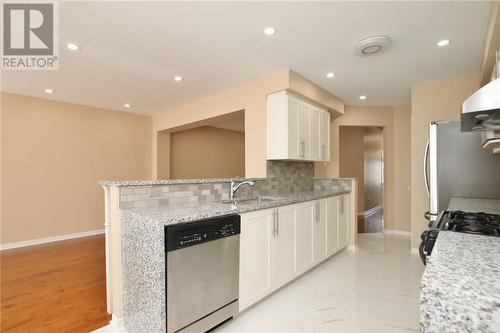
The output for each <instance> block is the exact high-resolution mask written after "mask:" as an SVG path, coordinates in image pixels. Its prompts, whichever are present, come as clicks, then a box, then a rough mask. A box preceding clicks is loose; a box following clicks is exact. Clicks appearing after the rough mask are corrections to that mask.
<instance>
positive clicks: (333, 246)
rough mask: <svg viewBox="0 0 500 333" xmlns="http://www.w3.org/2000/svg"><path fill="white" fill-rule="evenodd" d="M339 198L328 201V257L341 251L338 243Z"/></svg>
mask: <svg viewBox="0 0 500 333" xmlns="http://www.w3.org/2000/svg"><path fill="white" fill-rule="evenodd" d="M337 222H338V198H337V197H333V198H327V199H326V255H327V256H331V255H332V254H334V253H335V252H337V250H338V249H339V241H338V235H339V231H338V223H337Z"/></svg>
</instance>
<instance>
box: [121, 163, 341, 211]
mask: <svg viewBox="0 0 500 333" xmlns="http://www.w3.org/2000/svg"><path fill="white" fill-rule="evenodd" d="M313 178H314V163H313V162H291V161H267V178H266V179H258V180H256V181H255V185H254V186H242V187H241V188H240V189H239V190H238V192H237V193H236V198H247V197H248V198H251V197H256V196H258V195H280V194H289V193H297V192H304V191H312V190H313V189H316V188H318V189H319V190H321V189H325V188H327V187H328V186H337V185H339V184H337V183H335V181H336V180H331V181H330V179H329V180H328V181H326V182H321V181H318V180H313ZM347 182H349V181H347ZM349 186H350V182H349ZM229 191H230V183H229V182H221V183H204V184H180V185H152V186H126V187H122V188H121V192H120V207H121V208H122V209H128V208H136V207H151V206H156V205H176V204H187V203H196V202H200V201H217V200H227V199H229Z"/></svg>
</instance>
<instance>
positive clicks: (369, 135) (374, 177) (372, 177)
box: [363, 127, 384, 211]
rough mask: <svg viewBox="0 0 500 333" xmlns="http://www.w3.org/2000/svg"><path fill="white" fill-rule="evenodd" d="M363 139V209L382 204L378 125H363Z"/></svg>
mask: <svg viewBox="0 0 500 333" xmlns="http://www.w3.org/2000/svg"><path fill="white" fill-rule="evenodd" d="M363 139H364V140H363V141H364V158H363V159H364V173H365V176H364V186H363V187H364V191H365V193H364V199H365V202H364V209H365V211H367V210H370V209H372V208H375V207H377V206H382V179H383V175H382V172H383V165H382V154H383V144H384V142H383V133H382V129H380V128H379V127H365V128H364V133H363Z"/></svg>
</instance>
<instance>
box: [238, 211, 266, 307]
mask: <svg viewBox="0 0 500 333" xmlns="http://www.w3.org/2000/svg"><path fill="white" fill-rule="evenodd" d="M272 213H273V210H263V211H259V212H255V213H248V214H242V215H241V234H240V278H239V280H240V295H239V307H240V311H241V310H243V309H245V308H247V307H249V306H250V305H252V304H253V303H255V302H257V301H258V300H260V299H261V298H263V297H264V296H266V295H267V294H269V293H270V292H271V291H272V290H271V274H270V265H271V249H270V247H271V244H270V241H271V239H272V238H271V237H272V234H271V232H272V217H273V215H272Z"/></svg>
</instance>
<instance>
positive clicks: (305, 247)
mask: <svg viewBox="0 0 500 333" xmlns="http://www.w3.org/2000/svg"><path fill="white" fill-rule="evenodd" d="M315 207H316V202H313V201H308V202H304V203H300V204H297V205H296V208H295V210H296V218H297V219H296V222H295V223H296V228H297V238H296V244H297V247H296V248H297V272H298V273H299V274H300V273H303V272H305V271H307V270H308V269H309V268H310V267H311V266H312V265H313V224H312V220H313V214H314V208H315Z"/></svg>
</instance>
